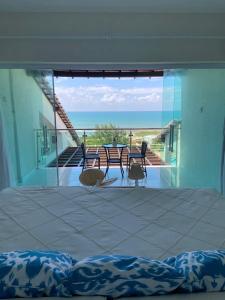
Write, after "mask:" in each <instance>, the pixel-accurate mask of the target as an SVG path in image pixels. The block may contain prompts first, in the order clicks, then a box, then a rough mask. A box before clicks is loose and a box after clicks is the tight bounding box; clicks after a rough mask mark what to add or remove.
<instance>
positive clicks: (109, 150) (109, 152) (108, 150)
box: [102, 144, 127, 177]
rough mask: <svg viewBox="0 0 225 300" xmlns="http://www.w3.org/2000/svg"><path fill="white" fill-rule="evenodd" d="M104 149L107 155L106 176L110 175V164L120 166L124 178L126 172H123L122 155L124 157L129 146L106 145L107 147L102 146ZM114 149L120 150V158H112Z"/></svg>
mask: <svg viewBox="0 0 225 300" xmlns="http://www.w3.org/2000/svg"><path fill="white" fill-rule="evenodd" d="M102 147H103V148H104V149H105V153H106V163H107V168H106V171H105V176H106V174H107V173H108V170H109V166H110V164H119V165H120V170H121V174H122V177H123V175H124V170H123V160H122V155H123V150H124V149H125V148H127V145H126V144H105V145H102ZM112 149H117V150H118V157H114V156H112Z"/></svg>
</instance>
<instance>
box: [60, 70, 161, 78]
mask: <svg viewBox="0 0 225 300" xmlns="http://www.w3.org/2000/svg"><path fill="white" fill-rule="evenodd" d="M54 76H55V77H72V78H74V77H85V78H93V77H103V78H107V77H108V78H110V77H112V78H122V77H162V76H163V70H54Z"/></svg>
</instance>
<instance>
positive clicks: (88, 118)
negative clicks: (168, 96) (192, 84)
mask: <svg viewBox="0 0 225 300" xmlns="http://www.w3.org/2000/svg"><path fill="white" fill-rule="evenodd" d="M67 114H68V116H69V118H70V120H71V122H72V124H73V126H74V127H75V128H76V129H79V128H95V127H96V126H97V125H106V124H112V125H113V126H116V127H123V128H129V127H132V128H160V127H162V125H163V124H166V123H168V122H169V121H170V120H171V119H173V112H172V111H167V112H166V111H164V112H162V111H119V112H118V111H85V112H78V111H77V112H68V113H67Z"/></svg>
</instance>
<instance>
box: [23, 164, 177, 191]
mask: <svg viewBox="0 0 225 300" xmlns="http://www.w3.org/2000/svg"><path fill="white" fill-rule="evenodd" d="M101 170H102V171H103V172H105V168H102V169H101ZM170 170H171V168H170V167H168V166H160V167H155V166H150V167H147V177H145V178H144V179H143V180H140V181H139V184H140V185H142V186H146V187H152V188H168V187H171V185H170V182H168V180H166V179H164V178H166V176H163V174H165V173H167V174H169V172H170ZM124 171H125V173H124V177H122V176H121V172H120V169H119V168H118V167H110V168H109V171H108V174H107V178H108V179H109V178H112V177H116V178H117V180H116V181H115V182H114V183H113V184H112V186H122V187H127V186H129V187H130V186H134V181H133V180H130V179H128V172H127V169H126V167H125V168H124ZM81 172H82V168H81V167H66V168H59V185H60V186H80V185H81V183H80V181H79V175H80V173H81ZM167 177H168V176H167ZM22 185H24V186H38V185H39V186H55V185H57V176H56V168H45V169H37V170H35V171H34V172H33V173H32V174H31V175H30V176H29V177H28V178H27V179H26V180H25V181H24V182H23V184H22Z"/></svg>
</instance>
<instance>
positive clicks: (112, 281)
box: [0, 250, 225, 298]
mask: <svg viewBox="0 0 225 300" xmlns="http://www.w3.org/2000/svg"><path fill="white" fill-rule="evenodd" d="M218 291H225V251H222V250H215V251H193V252H184V253H181V254H179V255H177V256H174V257H169V258H167V259H165V260H164V261H159V260H151V259H149V258H144V257H134V256H120V255H108V256H94V257H88V258H86V259H83V260H80V261H76V260H75V259H74V258H73V257H71V256H70V255H68V254H65V253H61V252H57V251H31V250H28V251H14V252H7V253H1V254H0V298H15V297H43V296H50V297H55V296H59V297H71V296H73V295H88V296H90V295H91V296H107V297H112V298H118V297H129V296H150V295H162V294H169V293H177V292H178V293H180V292H182V293H192V292H218Z"/></svg>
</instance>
